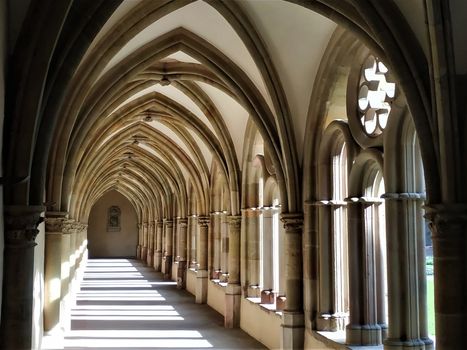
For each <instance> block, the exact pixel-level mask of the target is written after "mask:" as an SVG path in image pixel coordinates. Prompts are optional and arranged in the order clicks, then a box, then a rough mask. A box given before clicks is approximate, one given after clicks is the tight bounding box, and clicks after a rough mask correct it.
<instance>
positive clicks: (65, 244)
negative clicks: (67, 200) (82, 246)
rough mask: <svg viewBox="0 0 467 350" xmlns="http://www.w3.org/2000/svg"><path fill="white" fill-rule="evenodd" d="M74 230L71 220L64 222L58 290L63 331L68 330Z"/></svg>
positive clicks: (69, 324)
mask: <svg viewBox="0 0 467 350" xmlns="http://www.w3.org/2000/svg"><path fill="white" fill-rule="evenodd" d="M73 230H74V228H73V220H69V219H68V220H64V222H63V227H62V232H63V235H62V245H61V250H60V251H61V272H60V275H61V288H60V324H61V327H62V330H63V331H68V330H70V326H71V320H70V310H71V290H70V286H71V270H70V256H71V254H72V252H71V249H70V247H71V233H72V231H73Z"/></svg>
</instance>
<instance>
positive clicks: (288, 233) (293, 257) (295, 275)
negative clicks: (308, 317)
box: [281, 213, 305, 349]
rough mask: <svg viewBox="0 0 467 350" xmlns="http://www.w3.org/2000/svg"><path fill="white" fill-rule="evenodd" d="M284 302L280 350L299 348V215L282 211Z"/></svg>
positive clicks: (301, 334) (301, 329)
mask: <svg viewBox="0 0 467 350" xmlns="http://www.w3.org/2000/svg"><path fill="white" fill-rule="evenodd" d="M281 220H282V222H283V223H284V228H285V256H286V258H285V264H286V276H285V279H286V284H285V285H286V291H285V294H286V301H285V309H284V311H283V314H282V329H283V347H284V349H303V346H304V337H305V334H304V331H305V319H304V314H303V295H302V291H303V280H302V278H303V273H302V264H303V261H302V232H303V214H302V213H284V214H282V215H281Z"/></svg>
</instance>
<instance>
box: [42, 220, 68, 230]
mask: <svg viewBox="0 0 467 350" xmlns="http://www.w3.org/2000/svg"><path fill="white" fill-rule="evenodd" d="M65 220H66V219H65V218H49V217H46V218H45V232H59V233H62V232H63V222H64V221H65Z"/></svg>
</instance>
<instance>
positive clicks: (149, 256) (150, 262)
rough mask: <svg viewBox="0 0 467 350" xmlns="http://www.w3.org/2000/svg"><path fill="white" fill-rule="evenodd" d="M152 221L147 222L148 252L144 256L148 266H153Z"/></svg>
mask: <svg viewBox="0 0 467 350" xmlns="http://www.w3.org/2000/svg"><path fill="white" fill-rule="evenodd" d="M154 229H155V227H154V222H153V221H150V222H149V223H148V252H147V256H146V263H147V264H148V266H153V264H154V263H153V261H154Z"/></svg>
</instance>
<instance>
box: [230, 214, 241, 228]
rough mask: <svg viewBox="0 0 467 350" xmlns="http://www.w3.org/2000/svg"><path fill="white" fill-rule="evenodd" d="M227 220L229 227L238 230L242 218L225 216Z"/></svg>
mask: <svg viewBox="0 0 467 350" xmlns="http://www.w3.org/2000/svg"><path fill="white" fill-rule="evenodd" d="M227 220H228V221H229V225H230V226H234V227H236V228H240V226H241V225H242V217H241V216H240V215H229V216H227Z"/></svg>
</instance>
